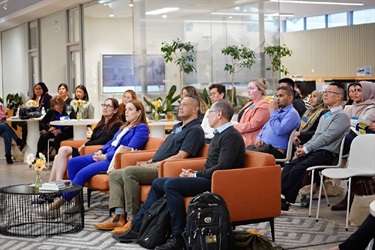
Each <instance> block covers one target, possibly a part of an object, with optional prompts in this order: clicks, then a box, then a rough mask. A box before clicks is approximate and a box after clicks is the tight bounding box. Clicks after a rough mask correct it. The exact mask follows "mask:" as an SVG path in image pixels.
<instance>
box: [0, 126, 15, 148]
mask: <svg viewBox="0 0 375 250" xmlns="http://www.w3.org/2000/svg"><path fill="white" fill-rule="evenodd" d="M0 135H1V137H3V138H4V146H5V155H11V154H12V151H11V150H12V139H13V140H15V141H16V140H17V139H19V137H18V136H17V134H16V133H15V132H14V130H13V129H12V128H11V127H9V125H8V124H7V123H5V122H1V123H0Z"/></svg>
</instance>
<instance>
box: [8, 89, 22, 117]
mask: <svg viewBox="0 0 375 250" xmlns="http://www.w3.org/2000/svg"><path fill="white" fill-rule="evenodd" d="M6 102H7V108H8V109H10V110H13V114H14V113H16V110H17V109H18V108H19V107H21V106H22V104H23V98H22V96H21V95H20V94H18V93H16V94H8V95H7V97H6Z"/></svg>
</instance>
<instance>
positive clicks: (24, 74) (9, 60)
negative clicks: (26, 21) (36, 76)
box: [1, 25, 28, 101]
mask: <svg viewBox="0 0 375 250" xmlns="http://www.w3.org/2000/svg"><path fill="white" fill-rule="evenodd" d="M26 28H27V26H26V25H22V26H19V27H17V28H14V29H11V30H8V31H5V32H3V33H2V42H1V45H2V49H1V52H2V54H1V55H2V58H1V59H2V64H3V65H2V90H3V93H2V94H3V97H4V101H5V97H6V96H7V94H9V93H21V94H22V95H23V96H24V97H26V95H27V89H28V68H27V65H28V63H27V39H26ZM24 100H25V98H24Z"/></svg>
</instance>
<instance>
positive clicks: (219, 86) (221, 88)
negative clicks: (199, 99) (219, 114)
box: [208, 83, 225, 99]
mask: <svg viewBox="0 0 375 250" xmlns="http://www.w3.org/2000/svg"><path fill="white" fill-rule="evenodd" d="M215 88H216V89H217V92H219V94H223V93H224V96H223V99H225V86H224V85H223V84H220V83H213V84H211V86H210V87H208V89H209V90H211V89H215Z"/></svg>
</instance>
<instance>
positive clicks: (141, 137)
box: [100, 123, 149, 161]
mask: <svg viewBox="0 0 375 250" xmlns="http://www.w3.org/2000/svg"><path fill="white" fill-rule="evenodd" d="M120 133H121V130H119V131H117V133H116V134H115V135H114V136H113V138H112V140H110V141H109V142H107V143H106V144H105V145H104V146H103V147H102V148H101V149H100V150H102V152H103V154H106V155H107V159H108V160H109V161H111V160H112V158H113V156H114V154H115V152H116V149H117V148H118V147H114V146H112V145H111V144H112V142H113V141H114V140H115V139H116V137H117V135H118V134H120ZM148 138H149V130H148V127H147V126H146V124H144V123H140V124H138V125H137V126H135V127H133V128H131V129H130V130H129V131H128V132H127V133H126V134H125V135H124V136H123V137H122V138H121V142H120V144H119V146H120V145H123V146H126V147H129V148H133V149H143V148H144V146H145V144H146V142H147V141H148Z"/></svg>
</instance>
